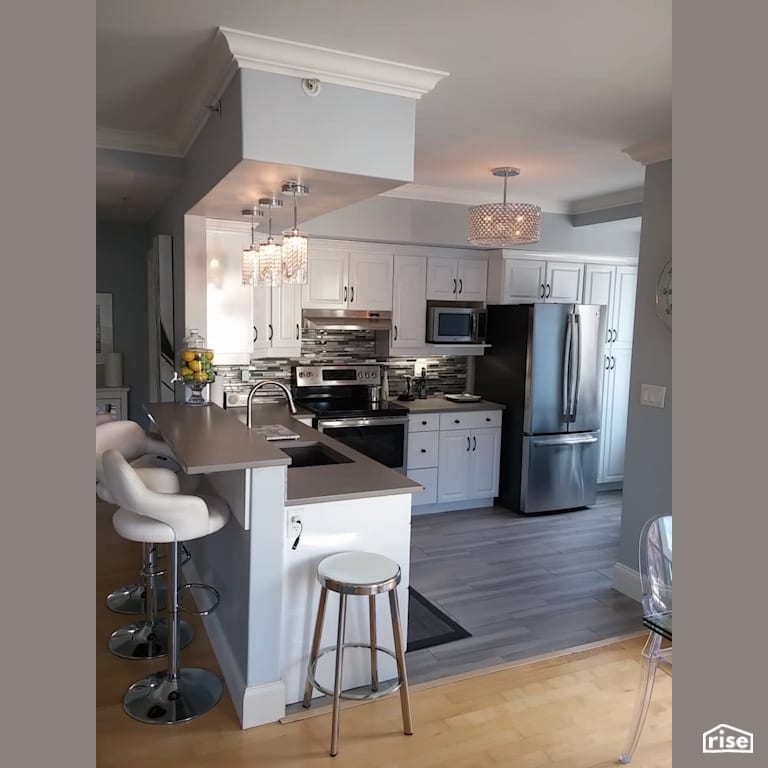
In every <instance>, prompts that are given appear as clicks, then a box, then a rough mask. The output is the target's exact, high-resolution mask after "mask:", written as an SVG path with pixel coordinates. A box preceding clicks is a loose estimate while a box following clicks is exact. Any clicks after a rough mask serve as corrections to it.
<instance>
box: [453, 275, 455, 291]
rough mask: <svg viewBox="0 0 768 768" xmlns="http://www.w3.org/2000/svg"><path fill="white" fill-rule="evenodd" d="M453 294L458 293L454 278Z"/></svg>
mask: <svg viewBox="0 0 768 768" xmlns="http://www.w3.org/2000/svg"><path fill="white" fill-rule="evenodd" d="M453 292H454V293H456V278H455V277H454V278H453Z"/></svg>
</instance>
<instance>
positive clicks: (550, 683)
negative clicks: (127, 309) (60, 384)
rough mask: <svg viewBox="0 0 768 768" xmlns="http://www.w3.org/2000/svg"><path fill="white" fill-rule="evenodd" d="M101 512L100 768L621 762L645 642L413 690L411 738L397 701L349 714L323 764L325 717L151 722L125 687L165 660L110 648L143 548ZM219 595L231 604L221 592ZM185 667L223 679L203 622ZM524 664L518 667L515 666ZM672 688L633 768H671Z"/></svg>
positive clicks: (515, 766) (653, 714)
mask: <svg viewBox="0 0 768 768" xmlns="http://www.w3.org/2000/svg"><path fill="white" fill-rule="evenodd" d="M98 506H99V508H98V509H97V547H98V549H97V573H96V595H95V601H96V602H95V611H96V616H97V621H96V632H97V637H96V649H97V653H96V665H97V689H96V724H97V754H98V765H99V766H100V768H135V766H136V765H139V764H143V763H144V762H146V761H147V760H151V761H153V762H160V763H161V764H171V765H172V764H183V765H184V768H225V767H226V768H246V767H247V768H261V767H262V766H264V767H267V766H280V767H285V768H293V767H294V766H296V767H297V768H298V767H299V766H300V767H301V768H305V767H306V768H311V766H324V765H327V766H331V765H335V766H365V767H366V768H430V767H431V766H435V767H437V766H441V767H442V766H451V768H483V767H484V766H510V767H511V768H537V767H538V766H557V767H559V768H605V767H606V766H612V765H616V764H617V759H616V758H617V756H618V754H619V752H620V750H621V748H622V746H623V742H624V739H625V735H626V730H627V727H628V724H629V722H630V720H631V717H632V710H633V706H634V700H635V693H636V689H637V679H638V675H639V670H640V665H639V660H640V649H641V648H642V644H643V638H642V637H636V638H633V639H630V640H625V641H623V642H619V643H614V644H611V645H608V646H605V647H602V648H597V649H592V650H588V651H584V652H581V653H572V654H565V655H561V656H558V657H556V658H550V659H545V660H541V661H538V662H534V663H521V662H513V663H512V664H510V666H509V668H507V669H504V670H498V671H494V672H492V673H489V674H479V675H475V676H474V677H470V678H468V679H464V680H461V681H458V682H449V683H444V684H439V683H434V682H433V683H421V684H416V685H413V686H412V687H411V700H412V708H413V719H414V731H415V732H414V735H413V736H403V734H402V731H401V725H402V724H401V721H400V708H399V703H398V700H397V696H393V697H390V698H387V699H384V700H381V701H378V702H375V703H368V704H364V705H361V706H353V707H350V708H349V709H346V710H345V711H344V713H343V716H342V722H341V746H340V752H339V755H338V756H337V757H336V758H331V757H329V756H328V751H327V750H328V745H329V738H330V715H329V714H320V715H318V716H315V717H308V718H305V719H301V720H296V721H293V722H289V723H284V724H280V723H276V724H272V725H266V726H262V727H259V728H251V729H249V730H247V731H243V730H242V729H241V728H240V726H239V723H238V721H237V717H236V715H235V710H234V708H233V706H232V702H231V701H230V699H229V697H228V695H227V693H226V692H225V694H224V697H223V698H222V700H221V701H220V702H219V704H218V705H217V706H216V707H215V708H214V709H213V710H211V711H210V712H208V713H207V714H206V715H204V716H202V717H200V718H198V719H197V720H193V721H191V722H189V723H184V724H181V725H177V726H172V727H164V726H153V725H144V724H142V723H138V722H135V721H133V720H131V719H130V718H129V717H128V716H127V715H125V714H124V713H123V711H122V706H121V699H122V696H123V693H124V691H125V689H126V688H127V687H128V685H129V684H130V683H131V682H133V681H134V680H136V679H138V678H139V677H142V676H143V675H145V674H146V673H147V671H149V670H154V669H158V668H162V667H163V666H164V664H165V660H160V661H157V662H152V661H127V660H124V659H118V658H117V657H114V656H112V655H111V654H110V653H109V651H108V650H107V647H106V641H107V637H108V635H109V633H110V632H111V631H112V630H114V629H115V628H117V627H118V626H120V625H121V624H122V623H124V622H125V619H126V618H127V617H123V616H118V615H117V614H114V613H111V612H110V611H109V610H108V609H107V608H106V605H105V602H104V595H105V594H106V593H107V592H108V591H109V589H110V588H112V587H115V586H117V585H118V584H122V583H125V582H128V581H131V580H133V578H134V575H135V570H136V565H137V562H136V561H137V558H138V551H137V549H136V546H137V545H134V544H130V543H128V542H124V541H123V540H121V539H120V538H119V537H118V536H117V535H116V534H115V533H114V531H113V530H112V526H111V514H110V510H111V508H110V507H108V506H107V505H103V504H99V505H98ZM222 599H226V596H223V597H222ZM193 624H194V625H195V627H196V630H197V634H196V636H195V639H194V641H193V642H192V644H191V645H190V646H189V647H188V648H186V649H185V650H184V651H182V664H185V665H188V666H201V667H205V668H208V669H211V670H213V671H218V669H217V665H216V660H215V658H214V656H213V654H212V652H211V649H210V646H209V644H208V641H207V637H206V636H205V632H204V631H203V630H202V628H201V626H200V624H199V622H197V621H193ZM514 664H517V666H514ZM671 720H672V683H671V679H670V678H668V677H667V676H666V675H663V674H660V675H659V677H658V680H657V683H656V690H655V692H654V697H653V701H652V703H651V709H650V712H649V715H648V720H647V722H646V726H645V729H644V732H643V735H642V737H641V740H640V746H639V747H638V750H637V752H636V755H635V759H634V760H633V761H632V765H633V766H635V768H665V766H671V765H672V756H671V753H672V749H671V743H672V742H671V738H672V728H671V725H672V723H671Z"/></svg>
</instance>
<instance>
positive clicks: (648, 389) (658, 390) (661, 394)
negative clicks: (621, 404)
mask: <svg viewBox="0 0 768 768" xmlns="http://www.w3.org/2000/svg"><path fill="white" fill-rule="evenodd" d="M666 395H667V388H666V387H662V386H659V385H658V384H641V385H640V405H650V406H651V407H653V408H663V407H664V398H665V397H666Z"/></svg>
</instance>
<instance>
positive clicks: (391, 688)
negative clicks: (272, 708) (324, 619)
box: [307, 643, 402, 701]
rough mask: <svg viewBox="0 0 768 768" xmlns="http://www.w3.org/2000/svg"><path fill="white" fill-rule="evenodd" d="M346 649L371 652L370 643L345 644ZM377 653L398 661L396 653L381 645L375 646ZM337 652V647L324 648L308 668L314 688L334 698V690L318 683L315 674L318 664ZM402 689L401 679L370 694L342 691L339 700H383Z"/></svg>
mask: <svg viewBox="0 0 768 768" xmlns="http://www.w3.org/2000/svg"><path fill="white" fill-rule="evenodd" d="M343 647H344V648H345V649H346V648H368V649H369V650H370V648H371V645H370V643H344V646H343ZM374 648H375V649H376V651H378V652H379V653H386V654H387V656H391V657H392V658H393V659H395V661H397V656H395V653H394V651H392V650H390V649H389V648H384V647H382V646H380V645H376V646H374ZM334 651H336V646H335V645H329V646H327V647H326V648H322V649H321V650H320V651H318V654H317V657H316V658H315V659H314V661H311V662H310V663H309V665H308V666H307V675H308V676H309V682H310V683H311V684H312V685H313V687H315V688H317V690H318V691H320V692H321V693H324V694H325V695H326V696H333V695H334V694H333V689H332V688H331V689H329V688H326V687H325V686H323V685H321V684H320V683H318V682H317V678H316V677H315V672H316V671H317V663H318V662H319V661H320V659H321V658H322V657H323V656H325V654H327V653H333V652H334ZM401 687H402V682H401V681H400V680H399V679H395V680H394V681H393V682H392V683H389V684H388V685H385V686H383V687H380V688H379V690H377V691H371V692H370V693H348V692H344V691H341V692H340V693H339V698H341V699H349V700H352V701H373V700H375V699H379V698H382V697H383V696H388V695H389V694H391V693H394V692H395V691H397V690H399V689H400V688H401Z"/></svg>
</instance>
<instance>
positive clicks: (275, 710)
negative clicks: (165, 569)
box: [182, 559, 285, 729]
mask: <svg viewBox="0 0 768 768" xmlns="http://www.w3.org/2000/svg"><path fill="white" fill-rule="evenodd" d="M182 570H183V572H184V578H185V579H187V580H189V581H190V582H195V583H200V582H202V579H201V578H200V575H199V574H198V572H197V569H196V568H195V566H194V559H192V560H190V561H189V562H188V563H187V564H186V565H185V566H184V568H183V569H182ZM198 607H199V606H198ZM202 619H203V626H204V627H205V632H206V634H207V635H208V640H209V642H210V644H211V648H212V649H213V653H214V655H215V656H216V661H217V662H218V664H219V669H220V670H221V674H222V676H223V677H224V683H225V684H226V686H227V690H228V691H229V695H230V698H231V699H232V703H233V704H234V706H235V711H236V712H237V717H238V719H239V720H240V725H241V727H242V728H243V729H246V728H253V727H255V726H257V725H266V724H267V723H274V722H277V721H278V720H280V718H282V717H285V685H284V683H283V681H282V680H275V681H274V682H271V683H262V684H260V685H252V686H250V687H249V686H247V685H246V684H245V679H244V677H243V674H242V672H241V671H240V667H239V666H238V664H237V661H236V660H235V656H234V654H233V653H232V648H231V647H230V645H229V641H228V640H227V637H226V635H225V633H224V630H223V628H222V626H221V622H220V621H219V618H218V616H217V615H216V613H215V612H214V613H212V614H210V615H208V616H203V617H202Z"/></svg>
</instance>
